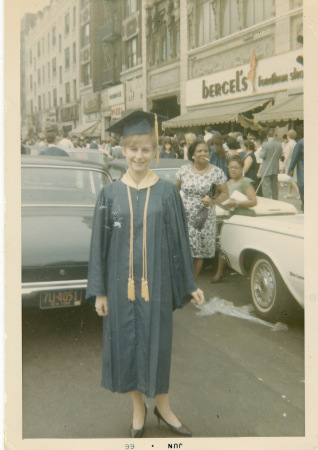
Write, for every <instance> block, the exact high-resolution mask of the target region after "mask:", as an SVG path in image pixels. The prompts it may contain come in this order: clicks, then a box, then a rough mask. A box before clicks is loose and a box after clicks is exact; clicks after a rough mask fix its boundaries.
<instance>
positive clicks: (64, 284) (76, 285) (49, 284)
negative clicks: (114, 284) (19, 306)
mask: <svg viewBox="0 0 318 450" xmlns="http://www.w3.org/2000/svg"><path fill="white" fill-rule="evenodd" d="M86 288H87V280H65V281H43V282H38V283H22V295H34V294H37V293H39V292H44V291H63V290H66V289H86Z"/></svg>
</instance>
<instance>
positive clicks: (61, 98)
mask: <svg viewBox="0 0 318 450" xmlns="http://www.w3.org/2000/svg"><path fill="white" fill-rule="evenodd" d="M60 105H63V97H60Z"/></svg>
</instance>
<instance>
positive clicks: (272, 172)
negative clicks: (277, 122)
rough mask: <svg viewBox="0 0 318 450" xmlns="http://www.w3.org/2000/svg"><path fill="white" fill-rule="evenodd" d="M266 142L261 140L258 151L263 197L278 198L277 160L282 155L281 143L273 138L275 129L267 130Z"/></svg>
mask: <svg viewBox="0 0 318 450" xmlns="http://www.w3.org/2000/svg"><path fill="white" fill-rule="evenodd" d="M267 139H268V141H267V142H263V144H262V149H261V151H260V155H259V156H260V158H262V160H263V163H262V166H261V172H260V174H261V177H262V190H263V197H265V198H272V199H274V200H278V173H279V161H280V158H281V157H282V151H283V148H282V145H281V143H280V142H278V141H277V140H276V139H275V131H274V130H269V131H268V133H267Z"/></svg>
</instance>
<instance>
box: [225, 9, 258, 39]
mask: <svg viewBox="0 0 318 450" xmlns="http://www.w3.org/2000/svg"><path fill="white" fill-rule="evenodd" d="M264 1H265V0H264ZM238 29H239V21H238V4H237V0H223V1H222V3H221V37H224V36H229V35H230V34H233V33H235V32H236V31H238Z"/></svg>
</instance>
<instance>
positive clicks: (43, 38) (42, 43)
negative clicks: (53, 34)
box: [42, 38, 44, 55]
mask: <svg viewBox="0 0 318 450" xmlns="http://www.w3.org/2000/svg"><path fill="white" fill-rule="evenodd" d="M42 55H44V38H42Z"/></svg>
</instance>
